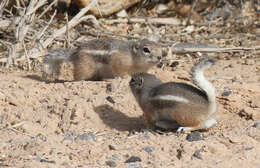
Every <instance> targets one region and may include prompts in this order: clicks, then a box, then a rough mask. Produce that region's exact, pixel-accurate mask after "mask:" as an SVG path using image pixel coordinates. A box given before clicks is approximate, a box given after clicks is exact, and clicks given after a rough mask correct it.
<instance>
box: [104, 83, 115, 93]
mask: <svg viewBox="0 0 260 168" xmlns="http://www.w3.org/2000/svg"><path fill="white" fill-rule="evenodd" d="M114 90H115V87H114V85H113V84H112V83H109V84H107V89H106V92H107V93H109V92H113V91H114Z"/></svg>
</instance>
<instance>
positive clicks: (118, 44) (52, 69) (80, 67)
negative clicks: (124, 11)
mask: <svg viewBox="0 0 260 168" xmlns="http://www.w3.org/2000/svg"><path fill="white" fill-rule="evenodd" d="M161 56H162V51H161V48H160V46H159V45H158V44H156V43H155V42H152V41H148V40H146V39H143V40H140V41H123V40H117V39H95V40H90V41H87V42H86V43H85V44H83V45H81V46H80V47H78V48H77V49H75V50H72V51H69V50H67V49H58V50H53V51H50V52H49V53H47V54H46V55H45V57H44V58H43V68H42V71H43V78H45V79H46V80H56V79H58V77H59V75H60V70H61V66H60V65H61V64H62V63H64V62H69V63H72V70H71V71H73V72H72V73H73V78H74V79H73V80H102V79H104V78H113V77H115V76H123V75H125V74H129V75H131V74H134V73H137V72H147V71H148V69H149V68H151V67H152V66H154V65H156V64H157V63H158V62H159V60H160V58H161Z"/></svg>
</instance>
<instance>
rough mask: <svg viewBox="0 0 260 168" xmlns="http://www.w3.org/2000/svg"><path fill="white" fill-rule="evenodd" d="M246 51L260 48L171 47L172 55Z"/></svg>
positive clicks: (259, 47) (259, 48)
mask: <svg viewBox="0 0 260 168" xmlns="http://www.w3.org/2000/svg"><path fill="white" fill-rule="evenodd" d="M245 50H246V51H248V50H260V46H254V47H232V48H213V47H212V48H211V47H208V48H207V47H200V48H196V47H187V48H185V47H181V46H180V47H175V46H172V52H173V53H194V52H222V53H223V52H238V51H245Z"/></svg>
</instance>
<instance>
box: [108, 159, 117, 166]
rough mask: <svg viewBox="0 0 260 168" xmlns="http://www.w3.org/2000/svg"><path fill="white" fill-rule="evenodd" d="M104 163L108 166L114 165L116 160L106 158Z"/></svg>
mask: <svg viewBox="0 0 260 168" xmlns="http://www.w3.org/2000/svg"><path fill="white" fill-rule="evenodd" d="M106 164H107V165H108V166H109V167H116V162H115V161H113V160H108V161H106Z"/></svg>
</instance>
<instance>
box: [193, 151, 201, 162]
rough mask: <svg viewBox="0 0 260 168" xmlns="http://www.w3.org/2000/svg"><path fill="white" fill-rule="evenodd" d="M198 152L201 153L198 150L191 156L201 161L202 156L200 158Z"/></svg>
mask: <svg viewBox="0 0 260 168" xmlns="http://www.w3.org/2000/svg"><path fill="white" fill-rule="evenodd" d="M200 152H201V149H198V150H196V151H195V152H194V154H193V155H192V156H194V157H196V158H198V159H201V160H202V156H201V154H200Z"/></svg>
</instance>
